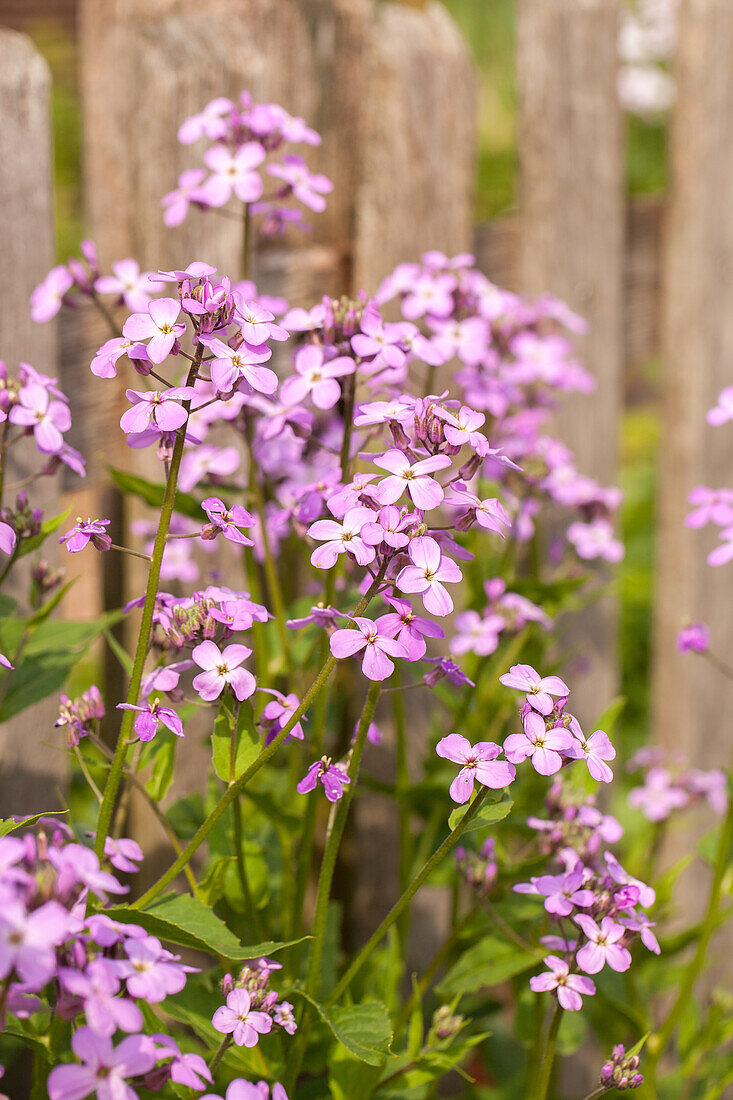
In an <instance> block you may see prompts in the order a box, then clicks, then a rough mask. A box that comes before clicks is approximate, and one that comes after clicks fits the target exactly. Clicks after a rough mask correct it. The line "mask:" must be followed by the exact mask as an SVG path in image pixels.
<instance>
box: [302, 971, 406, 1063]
mask: <svg viewBox="0 0 733 1100" xmlns="http://www.w3.org/2000/svg"><path fill="white" fill-rule="evenodd" d="M292 992H293V993H294V994H297V996H299V997H302V998H303V999H304V1000H306V1001H308V1003H309V1004H310V1005H311V1006H312V1008H314V1009H315V1011H316V1012H317V1014H318V1016H319V1017H320V1019H321V1020H322V1021H323V1023H324V1024H325V1025H326V1026H327V1027H328V1028H329V1030H330V1031H331V1033H332V1035H333V1036H334V1038H335V1039H337V1040H338V1041H339V1043H341V1045H342V1046H343V1047H344V1048H345V1049H346V1050H348V1051H349V1053H350V1054H353V1056H354V1057H355V1058H357V1059H358V1060H359V1061H361V1062H366V1063H367V1064H368V1065H370V1066H381V1065H383V1064H384V1060H385V1058H386V1057H387V1055H388V1054H389V1051H390V1046H391V1043H392V1024H391V1023H390V1019H389V1013H388V1012H387V1009H386V1008H385V1006H384V1005H383V1004H382V1003H381V1002H380V1001H362V1002H361V1004H355V1005H346V1006H344V1007H341V1008H331V1009H328V1010H326V1009H325V1008H324V1006H323V1005H321V1004H319V1003H318V1002H317V1001H313V1000H311V998H310V997H308V996H306V994H305V993H304V992H303V990H302V989H299V988H297V989H293V990H292Z"/></svg>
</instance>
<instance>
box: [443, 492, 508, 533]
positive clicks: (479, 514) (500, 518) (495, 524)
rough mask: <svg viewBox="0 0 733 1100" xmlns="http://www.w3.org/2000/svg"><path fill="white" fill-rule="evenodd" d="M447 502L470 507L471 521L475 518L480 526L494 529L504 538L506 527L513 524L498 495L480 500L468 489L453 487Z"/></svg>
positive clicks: (490, 529)
mask: <svg viewBox="0 0 733 1100" xmlns="http://www.w3.org/2000/svg"><path fill="white" fill-rule="evenodd" d="M446 504H450V505H455V506H457V507H464V508H466V509H468V511H467V513H466V516H467V518H468V520H469V521H470V522H473V521H474V520H475V521H476V523H478V525H479V527H483V528H485V530H487V531H493V532H494V533H495V534H497V535H501V537H502V538H504V537H505V535H504V528H505V527H511V525H512V521H511V519H510V518H509V516H508V515H507V513H506V509H505V508H504V505H503V504H502V503H501V501H500V500H499V499H498V498H497V497H486V498H485V499H484V500H480V499H479V498H478V497H477V496H476V495H475V494H474V493H469V492H468V490H467V489H460V488H453V489H452V492H451V495H450V497H449V498H448V499H447V500H446ZM463 518H466V517H463ZM460 522H462V517H459V525H460ZM465 526H467V524H465V523H464V525H463V526H462V527H461V530H463V529H464V527H465Z"/></svg>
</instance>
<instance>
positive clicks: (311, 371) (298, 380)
mask: <svg viewBox="0 0 733 1100" xmlns="http://www.w3.org/2000/svg"><path fill="white" fill-rule="evenodd" d="M293 365H294V367H295V371H296V373H295V374H294V375H292V376H291V377H290V378H286V380H285V381H284V382H283V384H282V387H281V389H280V399H281V401H282V402H283V404H285V405H299V404H300V403H301V402H302V401H304V400H305V398H306V397H310V399H311V401H312V402H313V404H314V405H315V406H316V408H317V409H332V408H333V406H334V405H335V404H336V402H337V401H338V399H339V398H340V397H341V386H340V385H339V384H338V382H337V381H336V379H337V378H343V377H345V375H347V374H353V373H354V371H355V370H356V364H355V362H354V360H353V359H350V358H349V357H348V356H347V355H339V356H338V357H337V358H336V359H324V356H323V348H322V347H320V346H319V345H317V344H306V345H305V347H303V348H300V349H299V350H298V351H297V352H296V353H295V359H294V361H293Z"/></svg>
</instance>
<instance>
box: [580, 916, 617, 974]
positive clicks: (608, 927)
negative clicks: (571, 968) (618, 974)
mask: <svg viewBox="0 0 733 1100" xmlns="http://www.w3.org/2000/svg"><path fill="white" fill-rule="evenodd" d="M573 920H574V921H575V923H576V924H577V925H578V926H579V927H580V928H581V929H582V930H583V932H584V934H585V935H586V936H587V938H588V943H585V944H583V946H582V947H581V948H580V950H579V951H578V956H577V958H578V966H579V967H580V968H581V970H584V971H585V972H586V974H597V973H598V972H599V971H600V970H603V967H604V966H605V965H606V963H608V965H609V966H610V967H611V969H612V970H618V971H623V970H628V969H629V967H630V966H631V954H630V953H629V951H628V950H627V949H626V948H625V947H623V946H622V945H621V944H620V943H619V940H622V939H623V938H624V936H625V934H626V929H625V928H624V926H623V925H622V924H617V923H616V922H615V921H614V920H612V919H611V917H604V918H603V920H602V921H601V924H600V927H599V926H598V925H597V924H596V922H595V921H594V920H593V918H592V917H589V916H586V914H584V913H581V914H579V915H578V916H577V917H574V918H573Z"/></svg>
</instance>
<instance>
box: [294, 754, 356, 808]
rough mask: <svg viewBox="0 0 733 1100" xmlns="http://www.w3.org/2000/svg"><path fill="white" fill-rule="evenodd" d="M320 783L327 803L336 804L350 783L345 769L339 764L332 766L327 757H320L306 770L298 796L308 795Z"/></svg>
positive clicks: (299, 785)
mask: <svg viewBox="0 0 733 1100" xmlns="http://www.w3.org/2000/svg"><path fill="white" fill-rule="evenodd" d="M319 782H320V783H321V784H322V786H323V790H324V791H325V794H326V798H327V799H328V801H329V802H338V800H339V799H340V798H342V797H343V793H344V787H345V786H346V785H347V784H348V783H350V782H351V780H350V779H349V777H348V775H347V774H346V769H345V768H344V767H343V766H342V765H341V764H332V763H331V759H330V757H328V756H322V757H321V759H320V760H316V761H315V763H314V764H311V766H310V767H309V768H308V771H307V772H306V773H305V775H304V776H303V778H302V779H301V781H300V783H298V786H297V790H298V792H299V793H300V794H308V793H309V792H310V791H314V790H315V789H316V784H317V783H319Z"/></svg>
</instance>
